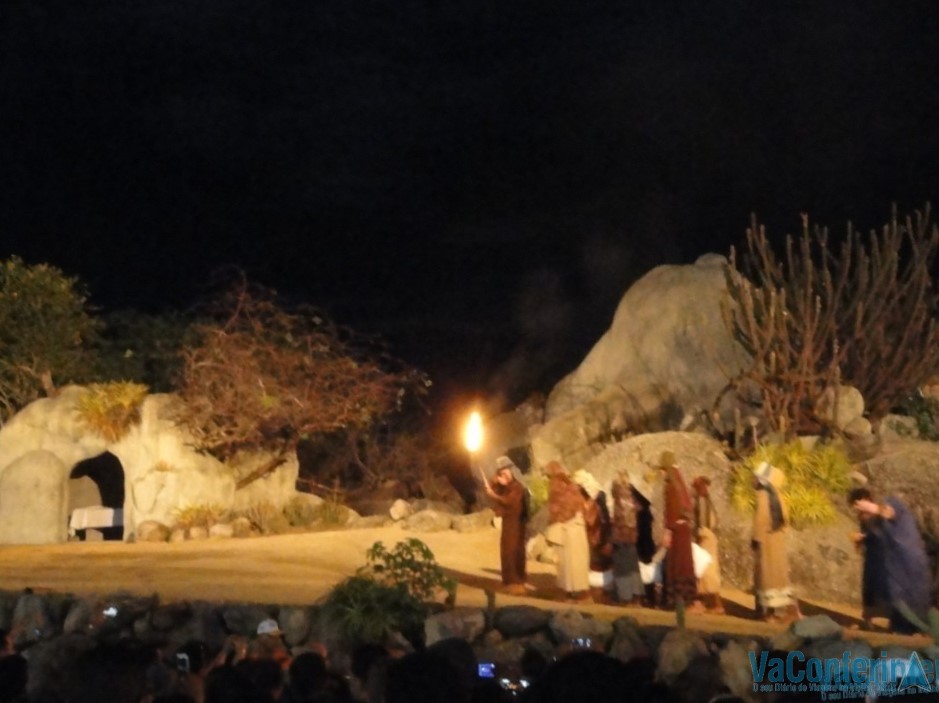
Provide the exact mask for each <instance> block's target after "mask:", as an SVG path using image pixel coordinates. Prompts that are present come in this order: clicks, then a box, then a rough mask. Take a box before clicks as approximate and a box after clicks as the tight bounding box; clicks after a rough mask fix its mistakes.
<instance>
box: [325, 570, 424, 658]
mask: <svg viewBox="0 0 939 703" xmlns="http://www.w3.org/2000/svg"><path fill="white" fill-rule="evenodd" d="M323 613H324V615H325V617H326V618H327V619H328V620H329V621H330V622H332V623H333V624H334V625H335V626H336V627H337V628H338V629H339V632H340V633H341V636H342V637H343V639H345V640H346V641H347V642H349V643H351V644H362V643H382V642H384V640H385V639H386V638H387V637H388V635H390V634H392V633H394V632H400V633H402V634H403V635H405V636H406V637H408V638H409V639H411V640H412V641H414V640H415V639H418V638H419V637H420V630H421V628H422V627H423V620H424V618H425V617H426V615H427V611H426V608H425V606H424V604H423V603H421V601H419V600H418V599H417V598H415V597H414V596H413V595H411V594H410V593H408V590H407V588H406V587H405V585H404V584H385V583H380V582H378V581H375V580H374V579H372V578H370V577H368V576H365V575H356V576H352V577H350V578H347V579H346V580H345V581H343V582H342V583H340V584H339V585H338V586H336V587H335V588H334V589H333V590H332V591H330V593H329V596H327V598H326V602H325V603H324V604H323Z"/></svg>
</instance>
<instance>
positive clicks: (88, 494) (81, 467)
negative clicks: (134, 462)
mask: <svg viewBox="0 0 939 703" xmlns="http://www.w3.org/2000/svg"><path fill="white" fill-rule="evenodd" d="M124 485H125V480H124V467H123V466H122V465H121V462H120V460H119V459H118V458H117V457H116V456H114V455H113V454H112V453H111V452H104V453H103V454H99V455H98V456H96V457H92V458H90V459H85V460H84V461H80V462H78V463H77V464H75V466H74V467H73V468H72V470H71V472H70V473H69V486H68V514H69V515H70V516H71V515H72V514H73V513H74V511H75V510H81V509H89V508H93V507H96V506H100V507H104V508H110V509H111V510H113V511H120V513H115V514H119V515H120V516H121V519H120V520H119V521H116V522H119V523H120V524H116V525H113V526H95V527H94V528H93V529H94V530H96V531H98V532H100V534H101V536H102V537H103V538H104V539H106V540H120V539H123V537H124V526H123V524H124V521H123V511H124V497H125V492H124V491H125V489H124ZM89 528H91V526H89ZM83 532H84V533H85V535H83V536H86V537H90V536H91V535H92V534H93V533H92V530H91V529H88V530H79V534H80V535H81V534H82V533H83Z"/></svg>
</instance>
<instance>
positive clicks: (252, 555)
mask: <svg viewBox="0 0 939 703" xmlns="http://www.w3.org/2000/svg"><path fill="white" fill-rule="evenodd" d="M410 536H414V537H418V538H420V539H421V540H423V541H424V542H426V543H427V545H428V546H429V547H430V548H431V549H432V550H433V552H434V554H435V556H436V557H437V560H438V562H440V563H441V564H442V565H443V566H444V567H445V568H446V569H447V570H448V571H450V572H451V573H452V574H453V575H454V576H456V578H457V579H458V581H459V582H460V587H459V591H458V595H457V601H458V605H475V606H483V605H485V603H486V596H485V589H498V586H499V550H498V532H497V531H496V530H494V529H489V530H485V531H482V532H476V533H458V532H454V531H446V532H436V533H421V534H416V533H406V532H404V531H403V530H402V529H400V528H399V527H388V528H375V529H367V530H343V531H337V532H314V533H305V534H298V535H284V536H278V537H258V538H253V539H228V540H212V541H200V542H185V543H180V544H124V543H121V542H69V543H67V544H60V545H47V546H2V547H0V589H3V590H18V589H21V588H25V587H31V588H33V589H36V590H50V591H56V592H70V593H76V594H89V593H99V594H105V593H110V592H114V591H118V590H125V591H129V592H132V593H136V594H140V595H150V594H152V593H158V594H159V595H160V597H161V599H163V600H164V601H171V600H184V599H187V600H199V599H201V600H212V601H247V602H261V603H277V604H308V603H314V602H316V601H317V600H319V599H320V598H321V597H323V596H324V595H325V594H326V593H327V592H328V591H329V590H330V588H331V587H332V586H333V585H334V584H336V583H337V582H339V581H341V580H342V579H343V578H345V577H346V576H348V575H350V574H351V573H353V572H354V571H355V569H356V568H358V567H359V566H361V565H363V564H364V563H365V551H366V549H367V548H368V547H370V546H371V545H372V544H373V543H374V542H376V541H378V540H381V541H383V542H384V543H385V544H386V545H387V546H391V545H393V544H394V543H396V542H397V541H398V540H400V539H404V538H405V537H410ZM529 570H530V572H531V573H530V582H531V583H532V585H533V586H535V588H536V590H535V591H534V592H533V593H532V596H531V597H513V596H508V595H501V594H500V595H498V596H497V598H498V603H499V604H500V605H501V604H508V603H521V602H526V603H531V604H532V605H538V606H541V607H551V608H563V607H570V606H569V605H568V604H566V603H565V602H564V601H563V600H561V599H560V594H559V593H557V592H556V591H555V589H554V569H553V567H552V566H550V565H546V564H535V563H530V564H529ZM724 598H725V603H726V605H727V609H728V615H725V616H716V615H688V618H687V624H688V627H690V628H694V629H702V630H709V631H720V632H726V633H729V634H755V635H765V634H769V633H772V632H775V631H778V630H780V629H782V626H781V625H770V624H765V623H761V622H757V621H755V620H753V619H752V611H751V607H752V597H751V596H748V595H746V594H743V593H741V592H738V591H726V592H725V593H724ZM576 607H577V608H578V609H580V610H584V611H589V612H591V613H593V614H594V615H596V616H598V617H605V618H610V619H612V618H615V617H618V616H620V615H622V614H624V613H625V614H628V615H630V616H632V617H635V618H636V619H637V620H639V621H640V622H641V623H643V624H674V622H675V615H674V613H669V612H664V611H657V610H649V609H625V608H621V607H616V606H609V605H580V604H579V605H577V606H576ZM803 611H804V612H805V613H806V614H814V613H818V612H824V613H827V614H829V615H832V617H835V618H836V619H837V620H839V622H842V623H843V624H845V625H850V624H851V623H852V622H853V621H854V620H856V618H857V617H858V615H859V613H858V611H857V610H856V609H854V608H851V607H848V606H840V605H831V604H821V603H813V602H810V601H806V602H803ZM862 635H863V636H864V637H865V638H866V639H868V640H869V641H871V643H872V644H884V643H888V642H895V643H903V644H914V643H915V644H917V645H922V644H923V643H924V641H925V638H923V637H913V638H911V637H901V636H897V635H888V634H868V633H858V634H857V636H862ZM852 636H855V635H854V634H852Z"/></svg>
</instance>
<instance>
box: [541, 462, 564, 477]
mask: <svg viewBox="0 0 939 703" xmlns="http://www.w3.org/2000/svg"><path fill="white" fill-rule="evenodd" d="M544 473H545V476H549V477H550V476H567V471H565V470H564V467H563V466H561V463H560V462H558V461H549V462H548V463H547V464H545V467H544Z"/></svg>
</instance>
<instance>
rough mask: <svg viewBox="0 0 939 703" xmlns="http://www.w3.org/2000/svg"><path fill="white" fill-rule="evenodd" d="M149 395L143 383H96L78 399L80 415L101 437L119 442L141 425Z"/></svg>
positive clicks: (148, 390)
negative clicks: (142, 410)
mask: <svg viewBox="0 0 939 703" xmlns="http://www.w3.org/2000/svg"><path fill="white" fill-rule="evenodd" d="M149 392H150V389H149V388H147V386H144V385H142V384H140V383H129V382H126V381H117V382H113V383H92V384H91V385H90V386H88V387H87V388H85V390H84V392H83V393H82V395H81V397H80V398H79V399H78V407H77V410H78V416H79V417H80V418H81V420H82V422H83V423H84V424H85V425H86V426H87V427H88V428H90V429H91V430H92V431H93V432H95V433H96V434H98V435H99V436H100V437H103V438H104V439H106V440H108V441H109V442H116V441H117V440H119V439H120V438H121V437H123V436H124V435H126V434H127V432H128V431H129V430H130V428H131V427H132V426H133V425H135V424H137V423H139V422H140V406H141V405H142V404H143V401H144V400H145V399H146V397H147V393H149Z"/></svg>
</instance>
